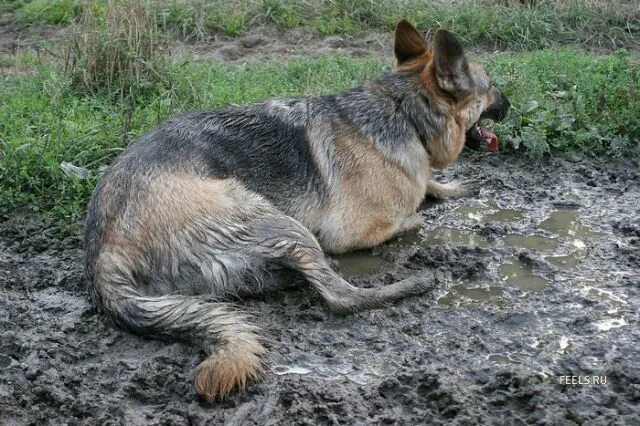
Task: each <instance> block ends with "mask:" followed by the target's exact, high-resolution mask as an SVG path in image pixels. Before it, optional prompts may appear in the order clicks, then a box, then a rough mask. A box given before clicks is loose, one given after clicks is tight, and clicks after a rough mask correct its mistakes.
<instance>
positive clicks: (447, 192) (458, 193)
mask: <svg viewBox="0 0 640 426" xmlns="http://www.w3.org/2000/svg"><path fill="white" fill-rule="evenodd" d="M478 192H479V189H478V187H477V186H476V185H475V184H474V183H473V182H471V181H452V182H449V183H440V182H436V181H435V180H433V179H432V180H430V181H429V182H428V183H427V195H429V196H431V197H434V198H438V199H441V200H446V199H447V198H461V197H469V196H471V195H476V194H477V193H478Z"/></svg>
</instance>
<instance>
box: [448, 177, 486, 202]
mask: <svg viewBox="0 0 640 426" xmlns="http://www.w3.org/2000/svg"><path fill="white" fill-rule="evenodd" d="M451 183H453V184H455V185H456V186H457V191H454V195H453V196H452V197H453V198H463V197H474V196H477V195H480V185H479V184H478V182H476V181H473V180H463V181H454V182H451Z"/></svg>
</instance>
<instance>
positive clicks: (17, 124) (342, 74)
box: [0, 49, 640, 219]
mask: <svg viewBox="0 0 640 426" xmlns="http://www.w3.org/2000/svg"><path fill="white" fill-rule="evenodd" d="M482 62H484V63H485V65H486V66H487V68H488V70H490V73H491V74H492V76H493V78H494V80H495V81H496V82H497V83H498V84H499V85H500V86H501V87H502V88H503V90H504V92H505V93H506V94H507V95H508V96H509V97H510V98H511V100H512V103H513V105H514V107H513V110H512V114H511V115H510V118H509V120H507V121H506V122H505V123H504V124H502V125H500V126H497V127H496V129H497V132H498V135H499V136H500V137H501V139H502V140H503V141H505V142H507V144H508V146H509V147H510V149H520V148H525V149H526V151H525V152H526V153H528V154H529V155H532V156H540V155H543V154H544V153H547V152H550V151H551V150H560V151H573V150H576V151H584V152H590V153H593V154H602V153H606V154H608V155H624V154H625V153H626V152H628V150H629V149H630V148H631V147H632V146H635V145H637V144H638V140H639V139H640V88H639V87H638V84H639V83H638V82H639V81H640V64H639V56H638V55H637V54H632V53H628V52H623V51H621V52H618V53H615V54H610V55H605V56H597V55H595V54H592V53H584V52H575V51H571V50H567V49H559V50H545V51H541V52H520V53H505V54H498V55H491V56H490V57H488V58H487V59H486V60H482ZM167 67H168V68H167V73H168V74H167V75H168V80H167V81H163V82H156V83H155V84H153V85H152V86H151V87H149V88H148V90H147V91H145V93H144V95H141V96H142V97H141V98H140V99H138V102H137V107H136V108H135V110H133V111H132V110H131V108H130V106H129V105H128V104H127V103H122V102H119V101H117V98H116V100H114V97H113V96H110V94H109V93H108V92H102V93H100V94H98V95H95V96H90V95H87V94H84V93H82V92H80V91H79V90H78V89H77V88H76V86H74V84H73V81H72V79H71V77H70V76H69V74H68V73H65V72H63V69H62V66H51V65H48V66H46V67H41V68H40V69H39V70H38V72H37V73H36V74H35V75H33V76H9V77H5V78H4V80H0V210H8V209H12V208H15V207H19V206H24V205H28V206H31V208H33V209H36V210H40V211H46V212H51V213H53V214H55V215H56V216H63V217H67V218H69V219H74V218H76V217H77V216H78V215H81V214H82V212H83V211H84V208H85V205H86V202H87V200H88V197H89V195H90V192H91V190H92V188H93V186H94V184H95V181H96V179H97V178H98V176H99V173H100V171H101V170H102V168H104V167H105V166H107V165H108V164H109V163H110V162H111V161H112V160H113V158H114V157H115V156H117V155H118V153H119V152H120V151H121V150H122V149H123V148H124V147H125V146H126V145H127V143H128V142H129V141H131V140H132V139H134V138H136V137H137V136H139V135H141V134H143V133H144V132H146V131H148V130H149V129H150V128H151V127H152V126H154V125H156V124H158V123H159V122H161V121H163V120H165V119H166V118H167V117H169V116H171V115H175V114H178V113H180V112H182V111H186V110H192V109H197V108H205V107H206V108H212V107H215V106H219V105H225V104H229V103H245V102H252V101H256V100H259V99H265V98H272V97H281V96H291V95H304V94H321V93H330V92H335V91H339V90H342V89H344V88H347V87H350V86H353V85H356V84H358V83H359V82H361V81H363V80H366V79H371V78H375V77H376V76H378V75H380V74H381V73H383V72H386V71H389V70H390V69H391V65H390V64H385V63H380V62H378V61H375V60H373V59H362V58H360V59H358V58H350V57H346V56H326V57H321V58H317V59H294V60H291V61H289V62H286V63H280V62H273V63H266V64H260V63H251V64H247V65H232V64H225V63H221V62H199V63H190V62H185V63H180V64H174V65H167ZM67 163H68V164H67ZM61 165H62V167H61ZM74 167H76V168H74ZM85 169H86V170H85ZM85 173H88V175H87V176H84V174H85Z"/></svg>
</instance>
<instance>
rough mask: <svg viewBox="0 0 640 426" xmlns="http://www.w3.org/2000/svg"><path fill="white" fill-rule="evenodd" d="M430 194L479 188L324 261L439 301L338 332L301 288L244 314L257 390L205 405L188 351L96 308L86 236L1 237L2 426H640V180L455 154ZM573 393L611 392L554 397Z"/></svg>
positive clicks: (380, 312) (561, 165)
mask: <svg viewBox="0 0 640 426" xmlns="http://www.w3.org/2000/svg"><path fill="white" fill-rule="evenodd" d="M437 178H438V179H441V180H442V181H449V180H452V179H472V180H475V181H478V182H484V184H483V187H482V189H481V192H480V195H479V196H477V197H472V198H468V199H461V200H449V201H445V202H438V203H433V204H432V205H430V206H429V207H428V208H426V209H425V210H424V211H422V212H421V213H420V214H421V216H422V219H423V229H422V231H421V232H420V233H418V234H413V235H407V236H403V237H401V238H398V239H396V240H394V241H390V242H389V243H387V244H384V245H382V246H381V247H376V248H374V249H373V250H370V251H364V252H358V253H354V254H349V255H346V256H342V257H338V258H336V259H335V260H333V261H332V262H335V265H336V267H337V269H338V270H340V272H341V273H342V274H343V275H344V276H345V277H346V278H347V279H348V280H350V281H351V282H353V283H354V285H358V286H368V287H376V286H382V285H385V284H388V283H390V282H393V281H396V280H399V279H402V278H404V277H407V276H410V275H412V274H415V273H416V272H418V273H419V272H420V271H427V270H428V271H431V272H433V274H434V276H435V277H436V286H435V289H434V291H433V293H431V294H427V295H424V296H421V297H414V298H410V299H407V300H404V301H402V302H400V303H397V304H394V305H391V306H389V307H386V308H384V309H377V310H372V311H368V312H362V313H358V314H354V315H346V316H335V315H332V314H331V313H330V312H328V310H327V309H326V308H325V306H324V305H323V303H322V302H321V299H320V298H319V297H318V296H317V295H316V294H315V293H314V292H313V291H312V290H311V289H310V288H309V286H307V285H305V284H304V283H302V284H301V287H300V288H299V289H297V290H294V291H286V292H280V293H277V297H275V296H274V297H266V296H265V297H258V298H254V299H250V300H247V301H244V302H239V304H238V305H239V308H240V309H243V310H246V311H249V312H251V313H253V314H254V315H255V318H256V324H257V325H259V326H261V327H262V328H263V329H264V330H265V334H266V335H268V336H269V338H270V340H269V341H270V343H269V347H270V351H271V358H270V362H269V366H268V368H267V374H266V375H265V377H264V379H263V380H262V381H260V382H257V383H248V384H247V388H246V391H245V392H244V393H242V392H240V393H236V394H233V395H232V396H231V397H230V398H229V399H228V400H227V401H223V402H218V403H215V404H209V403H207V402H205V401H202V400H199V399H198V397H197V395H196V394H195V392H194V391H193V388H192V385H191V383H190V377H191V374H192V372H193V369H194V368H195V367H196V365H197V364H198V363H199V361H200V360H201V359H202V357H203V356H204V353H203V352H202V351H201V350H200V349H199V348H196V347H193V346H190V345H186V344H183V343H167V342H162V341H157V340H150V339H146V338H141V337H139V336H135V335H133V334H131V333H129V332H126V331H124V330H121V329H119V328H117V327H113V326H111V325H108V324H107V323H106V322H105V321H103V320H102V318H100V316H98V315H97V314H96V312H95V311H94V310H93V309H92V307H91V305H90V304H89V303H88V298H87V295H86V292H85V290H84V287H83V283H82V280H81V276H82V255H83V252H82V244H81V238H80V235H81V230H78V232H77V233H74V234H71V235H62V234H60V232H59V228H60V227H59V226H58V224H56V223H55V222H53V221H51V220H47V219H42V218H38V217H28V216H24V215H23V214H12V215H9V216H7V217H5V218H0V312H2V315H0V372H1V373H0V406H1V407H2V414H1V419H0V424H11V425H14V424H17V425H21V424H96V423H98V424H103V423H108V424H134V425H135V424H177V425H182V424H185V425H186V424H192V425H194V424H195V425H206V424H230V425H244V424H292V423H295V424H423V423H424V421H425V419H429V421H430V422H431V423H434V424H502V423H504V422H505V419H520V421H521V422H522V423H536V422H540V421H544V422H545V423H547V424H603V425H604V424H614V423H625V422H626V423H633V422H634V421H636V420H637V418H638V417H639V416H640V412H639V408H638V407H639V405H638V395H639V394H638V389H637V384H638V383H640V349H639V348H638V345H637V342H639V341H640V327H639V325H640V324H639V323H640V318H639V315H638V312H640V294H639V293H640V286H639V285H638V283H640V279H639V273H638V271H640V218H639V216H638V208H637V205H638V200H639V199H640V188H639V183H638V182H640V173H639V172H638V167H637V165H634V164H633V163H631V162H626V163H625V162H622V163H606V162H599V161H591V160H583V161H582V162H578V163H572V162H567V161H564V160H561V159H558V158H554V159H549V160H545V161H543V162H541V163H536V164H533V163H531V162H530V161H527V160H524V159H519V158H516V157H515V156H505V155H493V156H487V155H482V154H477V153H466V154H465V155H463V158H462V159H461V161H460V162H459V163H458V164H457V165H456V166H455V167H452V168H451V169H448V170H445V171H444V172H443V173H441V174H440V175H438V176H437ZM549 182H554V185H549ZM588 182H597V183H598V185H597V186H595V187H593V186H592V185H591V184H588ZM567 375H568V376H587V375H590V376H596V375H597V376H606V377H607V381H606V384H605V385H602V384H598V385H583V386H578V385H576V386H572V385H565V384H561V383H560V380H559V377H561V376H567Z"/></svg>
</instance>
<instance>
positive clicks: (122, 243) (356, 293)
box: [85, 176, 428, 400]
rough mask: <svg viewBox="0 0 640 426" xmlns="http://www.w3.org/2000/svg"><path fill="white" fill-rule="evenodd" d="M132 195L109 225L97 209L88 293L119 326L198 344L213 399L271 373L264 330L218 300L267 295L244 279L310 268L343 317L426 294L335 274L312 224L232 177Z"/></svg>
mask: <svg viewBox="0 0 640 426" xmlns="http://www.w3.org/2000/svg"><path fill="white" fill-rule="evenodd" d="M185 188H188V189H189V190H188V191H186V190H185ZM103 191H106V190H104V189H103ZM97 196H100V193H99V194H98V195H97ZM102 196H103V197H106V195H102ZM131 198H133V201H130V203H129V205H128V206H127V207H126V209H123V211H122V212H121V213H119V214H118V216H117V219H113V220H112V221H111V222H107V221H106V219H104V218H103V216H104V213H102V211H101V210H100V209H99V208H98V207H97V206H95V205H93V204H92V207H90V210H89V211H90V214H89V220H88V223H87V238H86V240H85V241H86V246H87V258H86V275H87V280H88V283H89V288H90V290H91V292H92V294H93V297H94V300H95V301H96V303H97V305H98V306H101V307H102V308H103V310H104V311H105V312H107V313H108V314H109V315H110V316H111V318H113V319H114V320H115V322H117V323H118V324H120V325H121V326H123V327H125V328H128V329H129V330H131V331H134V332H136V333H139V334H142V335H146V336H152V337H153V336H155V337H165V336H166V337H172V338H177V339H183V340H190V341H193V342H194V343H197V344H200V345H201V346H202V347H203V348H204V350H205V352H207V354H208V355H209V356H208V358H206V359H205V360H204V361H203V362H202V363H201V364H200V365H199V366H198V368H197V369H196V371H195V375H194V385H195V388H196V390H197V391H198V393H199V394H201V395H203V396H204V397H206V398H208V399H210V400H213V399H215V398H218V397H221V398H224V397H225V396H226V395H227V394H228V393H229V392H230V391H231V390H232V389H233V388H235V387H243V386H244V384H245V382H246V381H247V380H249V379H252V378H256V377H258V376H259V375H260V373H261V372H262V370H263V364H264V359H265V356H266V353H267V351H266V349H265V347H264V346H263V341H264V340H265V338H264V337H263V335H262V333H261V330H260V329H259V328H258V327H257V326H255V325H253V324H251V322H250V321H249V319H248V316H247V315H244V314H242V313H239V312H237V311H236V310H234V309H233V307H232V306H231V305H229V304H226V303H222V302H219V301H213V300H211V297H215V298H217V299H221V298H224V297H227V296H229V295H231V294H234V293H238V292H239V291H241V290H243V289H248V290H251V289H253V290H257V291H259V290H260V286H259V284H258V285H256V284H255V280H251V282H253V284H250V283H249V281H247V280H245V279H244V278H246V276H247V275H251V274H252V272H255V271H256V269H258V270H259V269H261V268H262V267H263V266H264V263H265V262H268V261H274V262H279V263H282V264H284V265H285V266H288V267H291V268H294V269H297V270H299V271H300V272H302V274H303V275H304V276H305V277H306V279H308V281H309V282H310V283H311V284H312V285H313V286H314V287H315V288H316V289H317V290H318V291H319V292H320V294H321V295H322V296H323V298H324V299H325V300H326V302H327V304H328V305H329V307H330V309H332V310H333V311H336V312H352V311H357V310H361V309H366V308H375V307H379V306H382V305H385V304H387V303H389V302H393V301H395V300H398V299H401V298H403V297H405V296H409V295H414V294H418V293H421V292H422V291H424V290H426V288H425V281H427V282H428V280H420V279H409V280H404V281H401V282H398V283H395V284H391V285H388V286H385V287H382V288H380V289H361V288H357V287H354V286H352V285H351V284H349V283H348V282H346V281H345V280H343V279H342V278H341V277H340V276H339V275H338V274H337V273H336V272H334V271H333V270H332V269H331V267H330V266H329V264H328V263H327V261H326V258H325V256H324V253H323V251H322V249H321V248H320V245H319V244H318V242H317V240H316V239H315V237H314V236H313V235H312V233H311V232H310V231H309V230H308V229H307V228H305V227H304V226H303V225H302V224H300V223H299V222H298V221H296V220H295V219H293V218H291V217H289V216H287V215H285V214H284V213H282V212H280V211H279V210H278V209H276V208H275V207H273V206H272V205H271V204H270V203H269V202H267V201H266V200H265V199H264V198H262V197H260V196H259V195H257V194H254V193H252V192H251V191H248V190H246V189H245V188H243V187H242V186H241V185H239V184H237V183H234V182H232V181H214V180H205V179H199V180H196V179H184V180H180V179H179V177H176V176H173V177H172V178H171V179H164V180H160V179H158V181H157V183H156V182H154V183H153V185H149V187H148V189H147V190H146V193H145V198H142V197H131ZM141 198H142V199H143V200H144V202H143V203H142V202H139V201H138V200H139V199H141ZM198 294H201V295H203V296H199V295H198Z"/></svg>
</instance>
